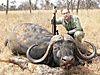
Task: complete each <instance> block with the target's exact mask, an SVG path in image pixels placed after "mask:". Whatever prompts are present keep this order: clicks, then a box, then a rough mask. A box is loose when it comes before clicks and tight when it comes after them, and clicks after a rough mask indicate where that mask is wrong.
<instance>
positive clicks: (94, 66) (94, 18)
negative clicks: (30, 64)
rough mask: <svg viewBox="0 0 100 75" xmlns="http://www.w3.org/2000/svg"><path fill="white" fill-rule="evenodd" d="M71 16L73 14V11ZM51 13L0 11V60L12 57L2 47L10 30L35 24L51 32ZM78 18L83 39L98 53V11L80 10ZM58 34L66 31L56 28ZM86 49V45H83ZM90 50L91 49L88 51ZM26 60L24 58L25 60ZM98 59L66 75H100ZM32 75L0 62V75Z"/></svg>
mask: <svg viewBox="0 0 100 75" xmlns="http://www.w3.org/2000/svg"><path fill="white" fill-rule="evenodd" d="M71 14H75V11H74V12H73V13H72V12H71ZM51 15H52V12H51V11H50V10H49V11H46V10H42V11H40V10H39V11H36V10H35V11H32V13H31V14H30V13H29V11H10V12H9V13H8V15H6V14H5V12H4V11H3V12H2V11H0V59H3V58H5V59H8V58H11V57H22V58H25V57H24V56H14V55H13V54H12V52H11V50H10V49H8V47H5V46H4V41H5V39H6V38H7V36H8V34H9V33H10V32H11V31H12V29H13V28H14V27H15V26H16V25H18V24H21V23H28V22H30V23H35V24H39V25H42V26H44V27H45V28H47V29H48V30H49V31H50V32H52V25H51V24H50V18H51ZM60 16H61V15H60V11H58V13H57V17H60ZM77 16H78V17H79V18H80V21H81V24H82V27H83V29H84V31H85V37H84V39H83V41H84V40H87V41H90V42H92V43H93V44H94V45H95V46H96V49H97V52H98V53H100V33H99V31H100V10H99V9H98V10H97V9H94V10H88V11H87V10H80V11H79V14H78V15H77ZM57 29H58V30H59V33H60V34H62V35H63V34H64V33H65V32H66V30H65V29H64V28H63V27H62V26H57ZM83 45H84V46H85V47H86V48H88V45H86V44H85V43H83ZM90 50H91V49H90ZM25 59H26V58H25ZM99 62H100V57H96V58H94V59H93V62H92V63H91V64H86V65H85V66H77V67H73V68H72V69H71V70H70V71H68V72H67V73H66V75H100V63H99ZM18 74H19V75H33V73H32V72H30V71H29V70H22V69H21V68H20V67H19V66H18V65H15V64H13V63H7V62H0V75H18Z"/></svg>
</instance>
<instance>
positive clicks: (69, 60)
mask: <svg viewBox="0 0 100 75" xmlns="http://www.w3.org/2000/svg"><path fill="white" fill-rule="evenodd" d="M87 43H89V44H90V45H91V46H92V48H93V53H92V54H91V55H89V56H85V55H83V54H82V53H81V51H80V50H79V48H78V46H77V45H76V43H75V41H74V39H73V38H72V37H71V36H69V35H68V34H65V35H64V36H61V35H55V36H53V37H52V38H51V40H50V42H49V45H48V48H47V50H46V53H45V54H44V55H43V57H41V58H40V59H33V58H32V57H31V56H30V51H31V50H32V48H33V47H34V46H36V45H32V46H31V47H30V48H29V49H28V50H27V53H26V55H27V57H28V59H29V60H30V61H31V62H33V63H40V62H42V61H44V60H45V59H46V57H47V56H48V54H49V53H51V51H52V53H53V59H52V61H54V63H55V64H56V66H60V67H62V68H68V67H69V66H71V65H77V64H79V63H80V62H79V59H82V60H90V59H92V58H93V57H95V55H96V48H95V46H94V45H93V44H91V43H90V42H87Z"/></svg>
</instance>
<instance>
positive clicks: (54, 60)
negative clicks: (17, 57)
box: [5, 23, 96, 68]
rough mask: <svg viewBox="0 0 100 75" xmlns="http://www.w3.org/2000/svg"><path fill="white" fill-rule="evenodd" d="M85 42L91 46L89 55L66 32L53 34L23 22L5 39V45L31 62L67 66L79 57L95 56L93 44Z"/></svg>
mask: <svg viewBox="0 0 100 75" xmlns="http://www.w3.org/2000/svg"><path fill="white" fill-rule="evenodd" d="M86 42H87V41H86ZM87 43H89V44H90V45H91V46H92V48H93V52H92V53H91V54H90V55H89V56H86V55H84V54H83V53H84V51H83V50H85V49H83V48H81V47H79V46H77V45H76V43H75V40H74V39H73V38H72V37H71V36H69V35H68V34H65V35H53V34H52V33H51V32H49V31H48V30H47V29H45V28H44V27H42V26H40V25H37V24H32V23H24V24H20V25H17V26H16V27H15V28H14V29H13V31H12V32H11V33H10V34H9V36H8V38H7V39H6V41H5V46H8V47H9V49H11V50H12V52H13V53H14V54H17V53H19V54H24V55H26V56H27V58H28V59H29V60H30V61H31V62H33V63H42V64H46V65H49V66H52V67H55V66H60V67H62V68H68V67H69V66H71V65H78V64H80V63H81V62H80V59H81V60H85V61H88V60H90V59H92V58H93V57H95V55H96V48H95V46H94V45H93V44H92V43H90V42H87Z"/></svg>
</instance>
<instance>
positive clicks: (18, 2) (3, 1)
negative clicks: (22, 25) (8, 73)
mask: <svg viewBox="0 0 100 75" xmlns="http://www.w3.org/2000/svg"><path fill="white" fill-rule="evenodd" d="M11 1H14V0H9V3H10V2H11ZM23 1H28V0H16V5H17V6H18V5H19V4H20V3H21V2H23ZM32 1H34V0H32ZM6 2H7V0H0V5H1V4H2V3H4V4H5V5H6Z"/></svg>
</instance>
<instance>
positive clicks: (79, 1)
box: [76, 0, 80, 14]
mask: <svg viewBox="0 0 100 75" xmlns="http://www.w3.org/2000/svg"><path fill="white" fill-rule="evenodd" d="M79 4H80V0H78V3H77V8H76V14H78V9H79Z"/></svg>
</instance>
